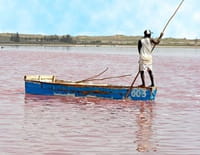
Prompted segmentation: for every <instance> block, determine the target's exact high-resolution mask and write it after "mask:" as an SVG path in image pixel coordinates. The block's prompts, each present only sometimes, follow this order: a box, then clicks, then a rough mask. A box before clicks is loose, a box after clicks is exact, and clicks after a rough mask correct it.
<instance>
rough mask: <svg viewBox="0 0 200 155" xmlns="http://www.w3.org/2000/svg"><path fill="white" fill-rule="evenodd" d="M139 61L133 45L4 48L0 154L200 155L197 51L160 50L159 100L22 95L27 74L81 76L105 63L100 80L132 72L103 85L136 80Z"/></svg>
mask: <svg viewBox="0 0 200 155" xmlns="http://www.w3.org/2000/svg"><path fill="white" fill-rule="evenodd" d="M137 59H138V57H137V50H136V49H135V48H119V47H70V48H64V47H63V48H61V47H60V48H58V47H57V48H53V47H51V48H50V47H48V48H47V47H46V48H45V47H12V48H11V47H5V48H4V49H1V51H0V68H1V69H0V75H1V76H0V88H1V89H0V104H1V105H0V106H1V108H0V154H2V155H27V154H32V155H40V154H41V155H77V154H83V155H85V154H86V155H88V154H89V155H96V154H98V155H108V154H109V155H110V154H113V155H116V154H120V155H121V154H123V155H129V154H131V155H132V154H139V153H140V152H144V153H145V154H161V155H162V154H167V155H169V154H173V155H178V154H180V155H184V154H185V155H188V154H190V155H194V154H200V125H199V122H200V82H199V77H200V72H199V68H200V50H199V49H195V48H193V49H192V48H188V49H187V48H186V49H184V48H159V49H157V52H155V53H154V75H155V81H156V85H157V87H158V93H157V97H156V101H155V102H125V101H113V100H102V99H95V98H73V97H47V96H34V95H25V94H24V81H23V76H24V75H26V74H53V75H56V76H57V77H58V78H59V79H65V80H75V81H76V80H82V79H85V78H87V77H90V76H92V75H95V74H98V73H99V72H101V71H103V70H104V69H105V68H106V67H109V69H108V71H106V72H105V73H104V74H103V75H102V76H101V77H108V76H118V75H124V74H132V77H126V78H121V79H111V80H107V81H99V82H101V83H102V82H103V83H110V84H121V85H130V84H131V82H132V80H133V78H134V77H135V75H136V73H137V68H138V66H137V61H138V60H137ZM146 79H147V81H148V76H147V77H146ZM148 82H149V81H148ZM137 84H140V79H139V78H138V79H137V81H136V85H137Z"/></svg>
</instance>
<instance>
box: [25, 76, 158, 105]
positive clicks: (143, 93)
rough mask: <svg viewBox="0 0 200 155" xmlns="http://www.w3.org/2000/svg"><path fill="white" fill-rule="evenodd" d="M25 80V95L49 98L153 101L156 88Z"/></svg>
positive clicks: (47, 78)
mask: <svg viewBox="0 0 200 155" xmlns="http://www.w3.org/2000/svg"><path fill="white" fill-rule="evenodd" d="M24 80H25V93H27V94H35V95H49V96H56V95H57V96H75V97H97V98H108V99H118V100H122V99H126V98H127V99H129V100H145V101H146V100H154V99H155V96H156V92H157V88H156V87H132V88H131V91H130V93H129V94H128V95H127V92H128V91H129V89H130V87H129V86H120V85H108V84H93V83H87V82H73V81H64V80H58V79H56V78H55V76H44V75H27V76H25V77H24Z"/></svg>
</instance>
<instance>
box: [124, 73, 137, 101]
mask: <svg viewBox="0 0 200 155" xmlns="http://www.w3.org/2000/svg"><path fill="white" fill-rule="evenodd" d="M139 73H140V72H139V71H138V72H137V74H136V76H135V78H134V80H133V82H132V83H131V86H130V88H129V89H128V92H127V93H126V96H125V99H127V98H128V95H129V94H130V92H131V90H132V88H133V85H134V83H135V81H136V79H137V77H138V75H139Z"/></svg>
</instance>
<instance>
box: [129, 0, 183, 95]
mask: <svg viewBox="0 0 200 155" xmlns="http://www.w3.org/2000/svg"><path fill="white" fill-rule="evenodd" d="M183 2H184V0H182V1H181V2H180V4H179V5H178V7H177V8H176V10H175V11H174V13H173V14H172V16H171V17H170V18H169V20H168V21H167V23H166V24H165V27H164V28H163V30H162V32H161V33H160V36H159V38H158V40H160V39H161V38H162V36H163V34H164V32H165V30H166V28H167V26H168V25H169V23H170V21H171V20H172V18H173V17H174V16H175V14H176V13H177V11H178V10H179V8H180V7H181V5H182V4H183ZM155 47H156V44H154V46H153V48H152V50H151V52H153V50H154V48H155ZM139 73H140V72H139V71H138V73H137V74H136V76H135V78H134V80H133V82H132V83H131V86H130V88H129V90H128V92H127V93H126V96H125V99H127V97H128V95H129V94H130V92H131V89H132V87H133V85H134V83H135V81H136V79H137V77H138V75H139Z"/></svg>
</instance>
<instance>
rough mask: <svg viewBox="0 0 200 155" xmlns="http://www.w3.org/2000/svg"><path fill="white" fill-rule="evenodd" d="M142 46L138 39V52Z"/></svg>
mask: <svg viewBox="0 0 200 155" xmlns="http://www.w3.org/2000/svg"><path fill="white" fill-rule="evenodd" d="M141 48H142V43H141V40H139V41H138V52H139V54H140V50H141Z"/></svg>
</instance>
